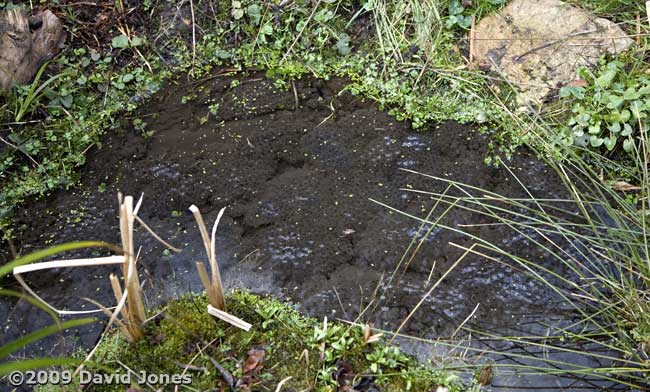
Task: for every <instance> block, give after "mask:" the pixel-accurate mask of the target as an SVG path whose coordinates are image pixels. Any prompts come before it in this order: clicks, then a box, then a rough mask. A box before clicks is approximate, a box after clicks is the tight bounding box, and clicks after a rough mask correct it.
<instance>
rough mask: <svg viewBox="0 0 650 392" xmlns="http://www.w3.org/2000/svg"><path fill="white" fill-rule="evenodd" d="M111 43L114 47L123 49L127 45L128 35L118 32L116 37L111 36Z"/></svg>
mask: <svg viewBox="0 0 650 392" xmlns="http://www.w3.org/2000/svg"><path fill="white" fill-rule="evenodd" d="M111 45H113V47H114V48H115V49H124V48H128V47H129V37H127V36H126V35H124V34H120V35H118V36H117V37H113V39H112V40H111Z"/></svg>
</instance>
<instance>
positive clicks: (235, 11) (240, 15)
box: [232, 8, 244, 20]
mask: <svg viewBox="0 0 650 392" xmlns="http://www.w3.org/2000/svg"><path fill="white" fill-rule="evenodd" d="M232 17H233V18H235V20H239V19H241V18H243V17H244V10H243V9H241V8H235V9H233V10H232Z"/></svg>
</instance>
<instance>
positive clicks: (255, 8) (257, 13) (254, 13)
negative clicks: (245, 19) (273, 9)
mask: <svg viewBox="0 0 650 392" xmlns="http://www.w3.org/2000/svg"><path fill="white" fill-rule="evenodd" d="M246 13H247V14H248V16H249V17H250V18H251V20H252V21H253V23H255V24H256V25H258V24H260V20H261V19H262V10H261V8H260V6H259V5H258V4H251V5H249V6H248V8H246Z"/></svg>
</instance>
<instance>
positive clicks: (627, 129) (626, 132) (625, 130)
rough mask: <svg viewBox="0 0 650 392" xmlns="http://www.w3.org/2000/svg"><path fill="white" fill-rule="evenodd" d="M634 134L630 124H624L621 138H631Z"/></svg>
mask: <svg viewBox="0 0 650 392" xmlns="http://www.w3.org/2000/svg"><path fill="white" fill-rule="evenodd" d="M633 132H634V129H632V126H631V125H630V124H628V123H625V124H623V132H621V136H630V135H631V134H632V133H633Z"/></svg>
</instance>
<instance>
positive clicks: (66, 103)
mask: <svg viewBox="0 0 650 392" xmlns="http://www.w3.org/2000/svg"><path fill="white" fill-rule="evenodd" d="M59 100H60V101H61V105H63V107H65V108H66V109H70V107H71V106H72V94H68V95H64V96H61V97H59Z"/></svg>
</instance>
